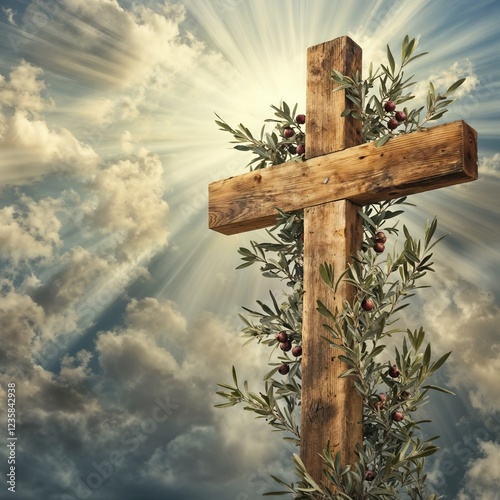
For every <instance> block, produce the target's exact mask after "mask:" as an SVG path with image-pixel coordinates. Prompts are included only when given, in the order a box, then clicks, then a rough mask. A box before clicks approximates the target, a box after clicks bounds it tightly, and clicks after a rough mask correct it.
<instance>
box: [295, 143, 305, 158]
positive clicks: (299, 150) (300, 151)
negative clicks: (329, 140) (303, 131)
mask: <svg viewBox="0 0 500 500" xmlns="http://www.w3.org/2000/svg"><path fill="white" fill-rule="evenodd" d="M305 152H306V147H305V146H304V144H299V145H298V146H297V154H298V155H303V154H304V153H305Z"/></svg>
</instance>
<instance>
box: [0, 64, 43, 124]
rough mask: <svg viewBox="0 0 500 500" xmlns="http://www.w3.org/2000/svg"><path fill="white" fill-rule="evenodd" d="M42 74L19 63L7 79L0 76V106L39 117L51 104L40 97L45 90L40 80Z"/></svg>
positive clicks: (30, 66)
mask: <svg viewBox="0 0 500 500" xmlns="http://www.w3.org/2000/svg"><path fill="white" fill-rule="evenodd" d="M42 74H43V71H42V69H41V68H39V67H36V66H33V65H31V64H29V63H28V62H26V61H21V62H20V63H19V64H18V65H17V66H16V67H14V68H12V70H11V72H10V74H9V77H8V79H5V78H4V77H3V76H2V75H0V104H1V105H2V106H9V107H11V108H16V109H18V110H20V111H27V112H29V113H32V114H34V115H35V116H39V114H40V113H41V112H42V111H43V110H44V109H46V108H47V107H48V106H50V105H51V104H52V102H51V101H50V100H47V99H45V98H44V97H42V95H41V94H42V92H43V91H44V90H45V88H46V87H45V83H44V82H43V81H42V80H41V79H40V76H41V75H42Z"/></svg>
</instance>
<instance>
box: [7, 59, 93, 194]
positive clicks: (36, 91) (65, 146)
mask: <svg viewBox="0 0 500 500" xmlns="http://www.w3.org/2000/svg"><path fill="white" fill-rule="evenodd" d="M41 75H42V70H41V69H40V68H38V67H35V66H33V65H31V64H29V63H27V62H25V61H21V62H20V63H19V64H18V65H17V66H16V67H14V68H13V69H12V70H11V72H10V74H9V76H8V78H7V79H5V78H4V77H3V76H2V75H0V151H1V157H0V171H1V172H2V173H1V180H2V184H4V185H6V184H10V185H18V184H24V183H26V182H30V181H33V180H38V179H40V178H41V177H43V176H44V175H47V174H50V173H59V172H68V171H71V172H75V173H77V174H88V173H89V172H91V171H92V170H93V169H94V168H95V167H96V165H97V163H98V160H99V158H98V156H97V155H96V153H95V152H94V151H93V149H92V148H91V147H90V146H88V145H86V144H83V143H81V142H80V141H79V140H77V139H76V138H75V137H74V135H73V134H72V133H71V132H70V131H69V130H67V129H65V128H60V129H59V130H54V129H52V128H50V127H49V125H48V124H47V123H46V122H45V120H44V119H43V115H42V112H43V111H45V110H46V109H47V108H49V107H52V106H53V102H52V101H50V100H49V99H47V98H45V97H44V96H43V92H44V90H45V83H44V82H43V81H42V80H41V78H40V77H41Z"/></svg>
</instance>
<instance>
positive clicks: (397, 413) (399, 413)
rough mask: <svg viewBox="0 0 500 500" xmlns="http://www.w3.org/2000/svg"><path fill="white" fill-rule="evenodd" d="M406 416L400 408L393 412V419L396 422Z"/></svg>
mask: <svg viewBox="0 0 500 500" xmlns="http://www.w3.org/2000/svg"><path fill="white" fill-rule="evenodd" d="M404 418H405V414H404V413H403V412H402V411H399V410H398V411H395V412H394V413H393V414H392V420H394V422H401V420H403V419H404Z"/></svg>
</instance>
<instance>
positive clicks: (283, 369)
mask: <svg viewBox="0 0 500 500" xmlns="http://www.w3.org/2000/svg"><path fill="white" fill-rule="evenodd" d="M278 371H279V372H280V373H281V375H286V374H287V373H288V372H289V371H290V367H289V366H288V365H287V364H285V363H283V364H282V365H280V367H279V368H278Z"/></svg>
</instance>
